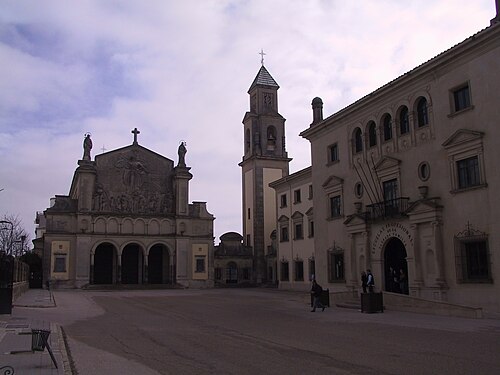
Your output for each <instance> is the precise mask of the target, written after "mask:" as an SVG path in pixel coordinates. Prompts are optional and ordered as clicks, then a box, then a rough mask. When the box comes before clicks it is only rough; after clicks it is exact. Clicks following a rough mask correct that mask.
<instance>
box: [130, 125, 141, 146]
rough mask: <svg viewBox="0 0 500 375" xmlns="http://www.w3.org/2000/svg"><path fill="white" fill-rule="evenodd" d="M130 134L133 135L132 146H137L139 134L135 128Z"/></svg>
mask: <svg viewBox="0 0 500 375" xmlns="http://www.w3.org/2000/svg"><path fill="white" fill-rule="evenodd" d="M131 133H133V134H134V145H136V144H138V143H137V134H140V133H141V132H140V131H139V130H137V128H134V130H132V131H131Z"/></svg>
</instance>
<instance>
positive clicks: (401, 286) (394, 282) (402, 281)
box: [384, 237, 408, 294]
mask: <svg viewBox="0 0 500 375" xmlns="http://www.w3.org/2000/svg"><path fill="white" fill-rule="evenodd" d="M406 256H407V254H406V249H405V246H404V244H403V242H401V240H400V239H398V238H396V237H393V238H391V239H390V240H389V241H388V242H387V245H385V250H384V276H385V277H384V278H385V288H384V290H385V291H387V292H393V293H402V294H408V264H407V262H406Z"/></svg>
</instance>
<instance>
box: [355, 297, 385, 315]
mask: <svg viewBox="0 0 500 375" xmlns="http://www.w3.org/2000/svg"><path fill="white" fill-rule="evenodd" d="M361 312H364V313H369V314H371V313H374V312H384V299H383V297H382V292H380V293H361Z"/></svg>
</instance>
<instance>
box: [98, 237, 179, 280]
mask: <svg viewBox="0 0 500 375" xmlns="http://www.w3.org/2000/svg"><path fill="white" fill-rule="evenodd" d="M172 264H174V262H173V259H172V255H171V252H170V251H169V249H168V248H167V247H166V246H165V245H163V244H155V245H153V246H151V247H150V248H149V250H148V251H147V252H146V251H145V250H144V249H143V247H142V246H141V245H139V244H137V243H130V244H128V245H126V246H124V247H123V249H122V250H121V252H120V251H119V250H118V249H117V248H116V247H115V246H114V245H113V244H111V243H109V242H104V243H101V244H100V245H98V246H97V247H96V249H95V251H94V253H93V254H91V264H90V268H91V270H90V274H91V280H90V283H91V284H173V283H174V280H175V277H174V269H173V267H172Z"/></svg>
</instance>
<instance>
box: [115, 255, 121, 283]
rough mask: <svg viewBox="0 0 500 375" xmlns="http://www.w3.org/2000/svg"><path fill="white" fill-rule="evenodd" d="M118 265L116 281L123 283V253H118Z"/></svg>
mask: <svg viewBox="0 0 500 375" xmlns="http://www.w3.org/2000/svg"><path fill="white" fill-rule="evenodd" d="M117 258H118V259H117V260H118V267H117V275H116V283H117V284H121V283H122V253H121V252H119V253H118V257H117Z"/></svg>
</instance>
